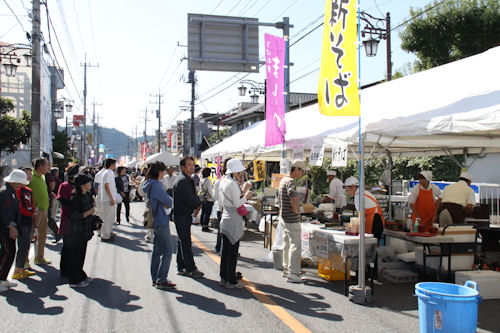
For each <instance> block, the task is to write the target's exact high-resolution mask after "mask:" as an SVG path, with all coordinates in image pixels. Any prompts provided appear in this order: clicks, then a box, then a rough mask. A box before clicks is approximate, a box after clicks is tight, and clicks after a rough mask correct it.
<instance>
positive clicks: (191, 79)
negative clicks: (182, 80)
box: [188, 71, 196, 157]
mask: <svg viewBox="0 0 500 333" xmlns="http://www.w3.org/2000/svg"><path fill="white" fill-rule="evenodd" d="M188 83H191V147H190V155H191V156H193V157H194V153H195V151H194V142H195V141H194V99H195V85H196V78H195V71H189V80H188Z"/></svg>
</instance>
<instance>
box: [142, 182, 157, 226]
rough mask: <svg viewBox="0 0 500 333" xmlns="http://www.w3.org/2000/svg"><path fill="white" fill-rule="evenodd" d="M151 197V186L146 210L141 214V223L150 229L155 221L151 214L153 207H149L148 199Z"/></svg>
mask: <svg viewBox="0 0 500 333" xmlns="http://www.w3.org/2000/svg"><path fill="white" fill-rule="evenodd" d="M150 197H151V188H150V189H149V193H148V201H147V202H146V210H145V211H144V214H143V217H144V219H143V224H144V227H145V228H147V229H151V228H153V226H154V223H155V216H154V214H153V207H151V201H150V199H149V198H150Z"/></svg>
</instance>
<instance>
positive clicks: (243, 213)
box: [237, 205, 248, 216]
mask: <svg viewBox="0 0 500 333" xmlns="http://www.w3.org/2000/svg"><path fill="white" fill-rule="evenodd" d="M237 211H238V214H240V215H241V216H246V215H247V214H248V210H247V208H246V207H245V205H241V206H239V207H238V209H237Z"/></svg>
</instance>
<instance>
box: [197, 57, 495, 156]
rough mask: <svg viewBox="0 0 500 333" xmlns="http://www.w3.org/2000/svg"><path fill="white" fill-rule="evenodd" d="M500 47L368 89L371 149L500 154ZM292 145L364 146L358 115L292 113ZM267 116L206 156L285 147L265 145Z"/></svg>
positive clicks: (365, 113) (366, 122)
mask: <svg viewBox="0 0 500 333" xmlns="http://www.w3.org/2000/svg"><path fill="white" fill-rule="evenodd" d="M498 59H500V47H496V48H493V49H490V50H488V51H486V52H484V53H481V54H478V55H475V56H472V57H469V58H465V59H462V60H459V61H455V62H453V63H449V64H446V65H442V66H439V67H435V68H432V69H430V70H427V71H424V72H420V73H416V74H412V75H408V76H406V77H403V78H400V79H397V80H393V81H390V82H386V83H383V84H379V85H377V86H373V87H370V88H367V89H364V90H363V91H362V93H361V112H362V132H363V134H364V135H365V147H366V150H367V151H371V150H372V149H381V150H383V151H386V150H388V151H391V152H393V153H408V152H411V153H412V154H428V153H432V154H444V153H454V154H461V153H463V152H464V149H465V148H467V151H468V153H488V152H500V80H499V79H498V78H499V77H500V65H499V62H498ZM286 125H287V133H286V136H285V140H286V144H287V147H288V148H289V147H290V146H292V145H295V144H304V145H306V147H307V146H310V144H321V143H323V144H326V145H331V144H334V143H336V142H337V143H338V142H348V143H350V144H357V142H358V117H327V116H323V115H321V114H320V113H319V110H318V105H317V104H315V105H311V106H307V107H305V108H302V109H300V110H297V111H292V112H289V113H287V114H286ZM264 133H265V121H262V122H259V123H256V124H254V125H252V126H251V127H249V128H247V129H245V130H243V131H241V132H238V133H236V134H235V135H233V136H231V137H230V138H227V139H226V140H224V141H223V142H221V143H219V144H217V145H215V146H213V147H212V148H210V149H209V150H207V151H205V152H204V153H203V154H202V158H210V157H213V156H216V155H231V154H237V153H245V154H259V153H267V152H270V151H276V150H281V149H282V146H281V145H279V146H273V147H267V148H266V147H265V146H264V135H265V134H264Z"/></svg>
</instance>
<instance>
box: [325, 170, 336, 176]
mask: <svg viewBox="0 0 500 333" xmlns="http://www.w3.org/2000/svg"><path fill="white" fill-rule="evenodd" d="M326 175H327V176H336V175H337V171H335V170H328V171H327V172H326Z"/></svg>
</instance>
